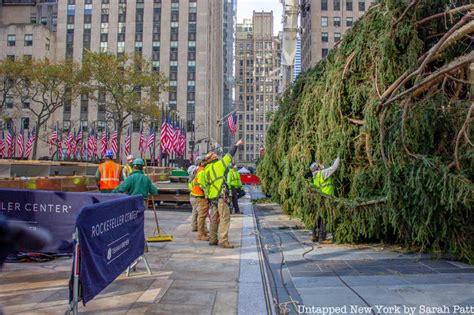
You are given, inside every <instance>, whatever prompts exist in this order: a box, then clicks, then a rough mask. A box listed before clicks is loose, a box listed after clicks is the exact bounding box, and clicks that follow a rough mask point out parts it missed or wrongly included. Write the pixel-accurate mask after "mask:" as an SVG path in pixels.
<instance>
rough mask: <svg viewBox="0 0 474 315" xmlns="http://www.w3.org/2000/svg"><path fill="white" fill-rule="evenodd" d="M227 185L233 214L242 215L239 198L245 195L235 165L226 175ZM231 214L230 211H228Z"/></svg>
mask: <svg viewBox="0 0 474 315" xmlns="http://www.w3.org/2000/svg"><path fill="white" fill-rule="evenodd" d="M227 185H229V189H230V194H231V198H232V208H233V212H234V213H235V214H242V212H240V209H239V198H241V197H243V196H244V195H245V192H244V190H243V189H242V182H241V181H240V174H239V172H237V165H233V166H232V167H231V168H230V169H229V174H227ZM230 213H232V211H230Z"/></svg>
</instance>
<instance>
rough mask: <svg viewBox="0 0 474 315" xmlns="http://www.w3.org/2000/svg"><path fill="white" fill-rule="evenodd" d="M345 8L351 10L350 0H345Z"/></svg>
mask: <svg viewBox="0 0 474 315" xmlns="http://www.w3.org/2000/svg"><path fill="white" fill-rule="evenodd" d="M346 10H347V11H352V0H347V2H346Z"/></svg>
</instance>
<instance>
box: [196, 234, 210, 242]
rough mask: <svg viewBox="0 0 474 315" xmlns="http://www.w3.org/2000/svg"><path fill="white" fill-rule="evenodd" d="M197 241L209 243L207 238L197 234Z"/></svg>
mask: <svg viewBox="0 0 474 315" xmlns="http://www.w3.org/2000/svg"><path fill="white" fill-rule="evenodd" d="M197 240H198V241H209V236H207V235H205V234H199V235H198V236H197Z"/></svg>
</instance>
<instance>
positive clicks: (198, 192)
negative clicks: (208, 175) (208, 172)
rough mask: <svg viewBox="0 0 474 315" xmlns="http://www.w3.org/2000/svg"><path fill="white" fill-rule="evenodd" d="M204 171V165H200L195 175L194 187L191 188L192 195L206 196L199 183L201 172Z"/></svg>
mask: <svg viewBox="0 0 474 315" xmlns="http://www.w3.org/2000/svg"><path fill="white" fill-rule="evenodd" d="M202 171H204V167H203V166H199V167H198V169H197V170H196V175H194V180H193V188H192V189H191V196H194V197H204V191H202V189H201V187H199V183H198V178H199V173H201V172H202Z"/></svg>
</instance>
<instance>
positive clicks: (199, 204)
mask: <svg viewBox="0 0 474 315" xmlns="http://www.w3.org/2000/svg"><path fill="white" fill-rule="evenodd" d="M196 164H197V167H196V169H195V171H194V176H193V181H192V186H191V198H193V199H194V207H195V208H196V212H197V232H198V233H197V239H198V240H200V241H209V236H208V233H209V232H208V230H207V225H206V217H207V211H208V209H209V202H208V201H207V199H206V198H205V196H204V191H203V190H202V189H201V187H200V186H199V178H200V177H202V176H203V175H204V161H203V159H202V158H201V157H198V158H196ZM194 207H193V212H194ZM193 216H194V215H193Z"/></svg>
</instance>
